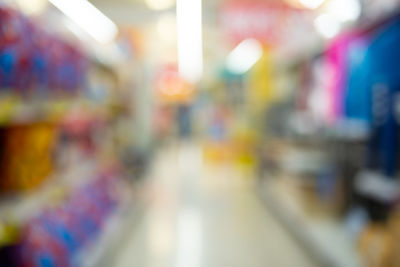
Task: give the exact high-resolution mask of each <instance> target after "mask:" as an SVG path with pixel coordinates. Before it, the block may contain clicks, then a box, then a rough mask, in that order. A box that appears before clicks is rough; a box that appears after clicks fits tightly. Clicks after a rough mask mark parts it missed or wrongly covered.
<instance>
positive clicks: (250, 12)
mask: <svg viewBox="0 0 400 267" xmlns="http://www.w3.org/2000/svg"><path fill="white" fill-rule="evenodd" d="M293 12H298V10H295V9H293V8H291V7H289V6H287V5H286V4H284V3H283V2H282V1H244V0H235V1H228V2H227V3H226V4H224V5H223V7H222V9H221V12H220V18H219V19H220V24H221V27H222V29H223V31H224V33H225V35H226V37H227V38H228V39H229V40H230V41H231V42H233V43H234V44H237V43H239V42H241V41H243V40H245V39H248V38H255V39H257V40H259V41H261V42H262V43H264V44H267V45H276V44H278V43H279V41H280V36H282V32H283V31H285V29H286V25H287V20H288V18H289V16H290V15H291V14H292V13H293Z"/></svg>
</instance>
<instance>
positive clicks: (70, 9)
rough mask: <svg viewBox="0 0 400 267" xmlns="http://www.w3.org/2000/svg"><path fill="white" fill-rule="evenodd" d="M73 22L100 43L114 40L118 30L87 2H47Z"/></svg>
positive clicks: (57, 0)
mask: <svg viewBox="0 0 400 267" xmlns="http://www.w3.org/2000/svg"><path fill="white" fill-rule="evenodd" d="M49 1H50V2H51V3H52V4H53V5H54V6H55V7H57V8H58V9H60V11H61V12H63V13H64V14H65V15H66V16H67V17H69V18H70V19H71V20H72V21H73V22H75V23H76V24H78V25H79V26H80V27H81V28H82V29H84V30H85V31H86V32H87V33H88V34H89V35H91V36H92V37H93V38H94V39H96V40H97V41H98V42H100V43H103V44H105V43H109V42H111V41H113V40H114V39H115V37H116V36H117V33H118V28H117V26H116V25H115V24H114V22H112V21H111V20H110V19H109V18H107V17H106V16H105V15H104V14H103V13H101V11H100V10H98V9H97V8H96V7H95V6H93V5H92V4H91V3H90V2H88V1H87V0H49Z"/></svg>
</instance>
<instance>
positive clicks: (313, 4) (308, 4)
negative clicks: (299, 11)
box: [300, 0, 324, 9]
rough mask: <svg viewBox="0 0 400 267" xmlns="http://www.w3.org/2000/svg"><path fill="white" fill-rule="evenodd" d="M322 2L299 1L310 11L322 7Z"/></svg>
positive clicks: (315, 0)
mask: <svg viewBox="0 0 400 267" xmlns="http://www.w3.org/2000/svg"><path fill="white" fill-rule="evenodd" d="M323 2H324V0H300V3H301V4H302V5H303V6H304V7H306V8H311V9H316V8H318V7H319V6H320V5H322V3H323Z"/></svg>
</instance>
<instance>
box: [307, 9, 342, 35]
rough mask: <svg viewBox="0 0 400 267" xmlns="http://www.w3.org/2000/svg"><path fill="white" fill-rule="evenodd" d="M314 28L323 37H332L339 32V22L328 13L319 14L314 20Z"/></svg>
mask: <svg viewBox="0 0 400 267" xmlns="http://www.w3.org/2000/svg"><path fill="white" fill-rule="evenodd" d="M314 26H315V29H316V30H317V31H318V33H319V34H321V35H322V36H323V37H325V38H332V37H334V36H335V35H336V34H338V33H339V31H340V28H341V25H340V22H339V21H338V20H337V19H336V18H335V17H334V16H332V15H330V14H321V15H319V16H318V17H317V18H316V19H315V20H314Z"/></svg>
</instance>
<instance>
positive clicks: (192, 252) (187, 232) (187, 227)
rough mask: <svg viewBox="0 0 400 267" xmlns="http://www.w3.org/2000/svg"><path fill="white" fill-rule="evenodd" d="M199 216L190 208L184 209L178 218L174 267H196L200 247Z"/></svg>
mask: <svg viewBox="0 0 400 267" xmlns="http://www.w3.org/2000/svg"><path fill="white" fill-rule="evenodd" d="M201 237H202V226H201V216H200V214H199V213H198V212H197V211H196V210H195V209H191V208H184V209H183V210H182V211H181V213H180V214H179V218H178V239H177V262H176V263H177V264H176V267H189V266H190V267H198V266H200V263H201V246H202V240H201V239H202V238H201Z"/></svg>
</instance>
